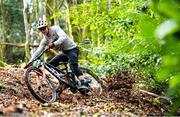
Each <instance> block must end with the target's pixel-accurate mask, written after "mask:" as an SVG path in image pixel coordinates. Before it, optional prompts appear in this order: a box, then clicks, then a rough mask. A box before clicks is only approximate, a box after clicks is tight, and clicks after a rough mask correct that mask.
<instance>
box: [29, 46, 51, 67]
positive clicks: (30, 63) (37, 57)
mask: <svg viewBox="0 0 180 117" xmlns="http://www.w3.org/2000/svg"><path fill="white" fill-rule="evenodd" d="M48 49H49V48H45V49H44V50H43V51H42V52H41V53H40V54H39V55H38V56H36V57H35V58H34V60H32V61H31V62H29V63H28V65H29V66H31V65H32V64H33V62H34V61H36V60H37V59H39V58H40V57H41V56H42V55H43V54H44V52H46V51H47V50H48Z"/></svg>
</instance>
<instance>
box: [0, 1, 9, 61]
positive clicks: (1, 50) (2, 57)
mask: <svg viewBox="0 0 180 117" xmlns="http://www.w3.org/2000/svg"><path fill="white" fill-rule="evenodd" d="M0 9H1V11H0V12H1V18H2V26H1V30H2V38H3V42H7V41H8V39H7V35H6V34H7V33H6V32H7V31H6V14H5V10H4V3H3V0H0ZM6 50H7V45H2V46H1V48H0V53H1V54H0V60H2V61H5V57H6Z"/></svg>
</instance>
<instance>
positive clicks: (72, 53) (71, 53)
mask: <svg viewBox="0 0 180 117" xmlns="http://www.w3.org/2000/svg"><path fill="white" fill-rule="evenodd" d="M78 51H79V50H78V48H74V49H71V50H67V51H64V53H65V54H66V55H67V56H68V58H69V65H70V68H71V70H72V72H73V73H74V74H75V75H76V76H77V77H79V76H80V75H82V72H81V71H80V69H79V68H78Z"/></svg>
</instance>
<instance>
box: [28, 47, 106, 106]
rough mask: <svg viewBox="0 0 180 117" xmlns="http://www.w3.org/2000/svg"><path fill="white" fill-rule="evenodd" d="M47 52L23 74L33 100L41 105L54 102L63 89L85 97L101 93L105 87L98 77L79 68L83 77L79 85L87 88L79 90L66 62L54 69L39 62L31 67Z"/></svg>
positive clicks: (45, 63) (89, 71) (87, 70)
mask: <svg viewBox="0 0 180 117" xmlns="http://www.w3.org/2000/svg"><path fill="white" fill-rule="evenodd" d="M47 50H48V48H46V49H45V50H44V51H43V52H42V53H41V54H40V55H39V56H37V57H36V58H35V59H34V60H33V61H32V62H30V63H28V65H30V66H31V67H29V68H28V69H27V70H26V72H25V83H26V85H27V88H28V90H29V91H30V93H31V94H32V95H33V97H34V98H36V99H37V100H38V101H40V102H42V103H51V102H54V101H56V99H57V93H58V94H59V95H60V94H61V93H62V92H63V91H64V90H65V89H69V90H70V91H71V92H73V93H77V92H79V93H81V94H82V95H86V96H87V95H100V94H101V93H102V90H103V88H104V87H105V86H104V85H103V83H102V81H101V80H100V79H99V78H98V76H97V75H96V74H94V73H93V72H92V71H91V70H89V69H87V68H83V67H79V69H80V70H81V71H82V73H83V77H84V79H83V80H82V81H81V83H82V84H83V85H85V86H87V88H86V89H81V88H78V86H77V84H78V81H77V78H76V76H75V75H74V73H73V72H72V71H71V70H70V67H69V64H68V61H64V62H60V63H59V66H58V67H54V66H53V65H51V64H49V63H48V62H41V64H40V65H38V66H33V63H34V62H35V61H37V60H39V59H40V57H41V56H42V55H43V53H44V52H46V51H47Z"/></svg>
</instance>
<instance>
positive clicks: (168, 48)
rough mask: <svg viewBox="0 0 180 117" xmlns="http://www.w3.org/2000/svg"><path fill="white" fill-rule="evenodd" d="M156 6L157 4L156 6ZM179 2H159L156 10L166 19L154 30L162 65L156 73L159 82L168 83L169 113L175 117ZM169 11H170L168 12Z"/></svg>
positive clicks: (179, 62)
mask: <svg viewBox="0 0 180 117" xmlns="http://www.w3.org/2000/svg"><path fill="white" fill-rule="evenodd" d="M156 5H157V4H156ZM179 7H180V1H178V0H161V1H160V2H159V3H158V5H157V10H158V11H159V12H160V13H161V14H162V15H164V16H165V17H167V20H165V21H164V22H162V24H161V25H159V26H158V28H157V30H156V35H157V38H158V39H159V44H160V45H161V48H162V49H161V55H162V64H161V68H160V69H159V71H158V78H157V79H158V80H159V81H161V82H165V81H169V82H168V84H169V87H168V89H167V95H168V96H170V97H171V98H172V100H173V106H172V109H171V111H170V114H171V115H175V112H176V110H177V109H178V108H179V107H180V105H179V103H180V100H179V99H180V92H179V88H180V79H179V78H180V72H179V71H180V68H179V66H180V58H179V56H180V51H179V50H180V41H179V37H180V9H179ZM170 9H171V10H170Z"/></svg>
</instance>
